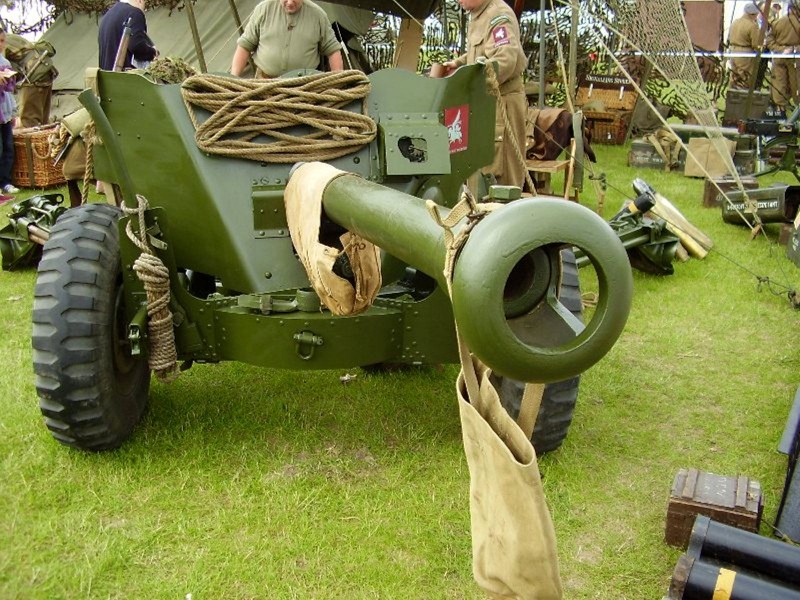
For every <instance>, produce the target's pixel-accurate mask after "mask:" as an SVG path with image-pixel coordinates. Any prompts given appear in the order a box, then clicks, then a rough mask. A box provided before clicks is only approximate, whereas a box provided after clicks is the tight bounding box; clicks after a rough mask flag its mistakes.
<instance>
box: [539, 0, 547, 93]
mask: <svg viewBox="0 0 800 600" xmlns="http://www.w3.org/2000/svg"><path fill="white" fill-rule="evenodd" d="M544 7H545V0H541V1H540V2H539V108H540V109H542V108H544V86H545V76H544V70H545V66H546V64H547V61H546V60H545V56H544V51H545V48H546V44H545V41H544Z"/></svg>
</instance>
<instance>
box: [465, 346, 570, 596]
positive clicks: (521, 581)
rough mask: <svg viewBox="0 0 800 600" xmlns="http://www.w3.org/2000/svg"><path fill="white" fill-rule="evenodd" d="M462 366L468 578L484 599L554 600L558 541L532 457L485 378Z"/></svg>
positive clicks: (558, 592)
mask: <svg viewBox="0 0 800 600" xmlns="http://www.w3.org/2000/svg"><path fill="white" fill-rule="evenodd" d="M462 360H463V358H462ZM468 360H470V361H471V362H472V365H473V366H474V369H475V374H476V376H477V379H478V384H479V391H478V392H477V393H473V394H469V393H468V392H467V387H468V386H467V384H466V382H465V376H464V371H463V370H462V371H461V373H460V374H459V376H458V380H457V382H456V393H457V395H458V399H459V403H458V404H459V413H460V416H461V431H462V436H463V440H464V452H465V454H466V457H467V464H468V465H469V473H470V521H471V527H472V570H473V576H474V577H475V581H476V582H477V583H478V585H479V586H480V587H481V588H482V589H483V590H484V591H485V592H486V593H487V594H488V595H489V597H490V598H495V599H503V600H505V599H509V600H510V599H514V600H557V599H560V598H562V589H561V579H560V575H559V569H558V555H557V553H556V536H555V530H554V528H553V521H552V518H551V516H550V512H549V510H548V508H547V504H546V502H545V497H544V490H543V488H542V480H541V477H540V475H539V466H538V464H537V462H536V451H535V450H534V449H533V446H532V445H531V443H530V441H529V440H528V439H527V438H526V437H525V434H524V433H523V432H522V430H521V429H520V428H519V427H518V426H517V424H516V423H515V422H514V420H513V419H512V418H511V417H510V416H509V415H508V413H507V412H506V411H505V409H504V408H503V406H502V405H501V404H500V399H499V397H498V395H497V390H495V389H494V386H493V385H492V383H491V381H490V380H489V376H490V374H491V370H490V369H489V368H488V367H486V365H484V364H483V363H481V362H480V361H479V360H477V359H476V358H474V357H473V356H470V357H469V359H468ZM462 364H463V363H462ZM464 367H465V368H469V365H464ZM472 396H475V397H472Z"/></svg>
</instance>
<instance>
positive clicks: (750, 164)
mask: <svg viewBox="0 0 800 600" xmlns="http://www.w3.org/2000/svg"><path fill="white" fill-rule="evenodd" d="M737 148H738V146H737ZM733 164H734V165H735V166H736V172H737V173H738V174H739V175H752V174H753V173H755V172H756V151H755V150H738V149H737V150H736V152H734V154H733Z"/></svg>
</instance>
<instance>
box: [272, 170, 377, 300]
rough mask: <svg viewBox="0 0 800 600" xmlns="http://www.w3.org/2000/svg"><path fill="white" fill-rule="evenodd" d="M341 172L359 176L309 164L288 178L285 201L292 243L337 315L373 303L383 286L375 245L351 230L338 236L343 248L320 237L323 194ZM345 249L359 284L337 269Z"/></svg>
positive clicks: (312, 278) (320, 295) (312, 279)
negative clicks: (327, 243) (335, 265)
mask: <svg viewBox="0 0 800 600" xmlns="http://www.w3.org/2000/svg"><path fill="white" fill-rule="evenodd" d="M342 175H349V176H352V177H355V175H353V174H352V173H347V172H346V171H340V170H339V169H336V168H335V167H332V166H330V165H328V164H324V163H306V164H304V165H302V166H300V167H298V168H297V170H296V171H295V172H294V174H293V175H292V177H291V179H289V184H288V185H287V186H286V191H285V192H284V202H285V204H286V221H287V223H288V225H289V234H290V235H291V238H292V243H293V244H294V247H295V250H296V251H297V255H298V256H299V258H300V261H301V262H302V263H303V266H304V267H305V270H306V273H307V275H308V279H309V281H310V282H311V286H312V287H313V288H314V291H316V292H317V295H318V296H319V298H320V301H321V302H322V303H323V304H324V305H325V307H326V308H327V309H328V310H330V311H331V312H332V313H334V314H336V315H355V314H358V313H361V312H363V311H365V310H367V309H368V308H369V307H370V306H371V305H372V302H373V301H374V299H375V296H377V294H378V290H380V288H381V262H380V261H381V257H380V249H379V248H378V247H377V246H375V245H374V244H373V243H371V242H368V241H367V240H365V239H363V238H362V237H360V236H358V235H355V234H353V233H350V232H347V233H345V234H344V235H342V236H341V238H339V239H340V241H341V242H342V246H343V248H344V250H338V249H337V248H332V247H331V246H327V245H325V244H323V243H321V242H320V240H319V228H320V221H321V218H322V194H323V193H324V191H325V188H326V187H327V186H328V184H329V183H330V182H331V181H333V180H334V179H336V178H337V177H341V176H342ZM341 252H346V253H347V257H348V259H349V260H350V266H351V268H352V270H353V275H354V280H355V286H354V285H353V284H351V283H350V282H349V281H348V280H347V279H344V278H342V277H339V276H338V275H336V274H335V273H334V272H333V265H334V263H335V262H336V259H337V258H338V256H339V254H340V253H341Z"/></svg>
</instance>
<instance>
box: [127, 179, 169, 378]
mask: <svg viewBox="0 0 800 600" xmlns="http://www.w3.org/2000/svg"><path fill="white" fill-rule="evenodd" d="M136 201H137V206H136V207H135V208H128V207H127V206H125V205H124V204H123V206H122V210H124V211H125V214H127V215H136V217H137V219H138V221H139V231H138V233H137V232H135V231H134V230H133V225H132V223H133V220H132V219H129V220H128V223H127V225H126V226H125V232H126V233H127V234H128V238H129V239H130V240H131V241H132V242H133V243H134V244H135V245H136V247H137V248H139V250H141V251H142V253H141V254H140V255H139V257H138V258H137V259H136V261H135V262H134V263H133V270H134V272H135V273H136V276H137V277H138V278H139V281H141V282H142V284H144V290H145V293H146V294H147V317H148V319H147V325H148V327H147V328H148V332H149V335H150V355H149V357H148V364H149V366H150V369H151V370H152V371H154V372H155V374H156V376H157V377H158V378H159V379H161V380H162V381H164V382H170V381H174V380H175V379H176V378H177V377H178V375H179V374H180V371H179V369H178V353H177V350H176V349H175V331H174V329H173V326H172V311H171V310H170V309H169V300H170V291H169V269H167V267H166V266H164V263H163V262H162V261H161V259H160V258H158V257H157V256H156V255H155V254H154V253H153V250H152V249H151V248H150V245H149V244H148V243H147V228H146V226H145V219H144V215H145V212H146V211H147V209H148V202H147V198H145V197H144V196H141V195H139V194H136Z"/></svg>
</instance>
